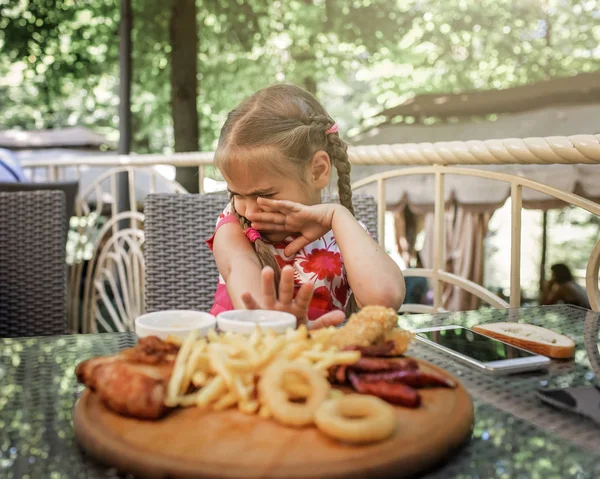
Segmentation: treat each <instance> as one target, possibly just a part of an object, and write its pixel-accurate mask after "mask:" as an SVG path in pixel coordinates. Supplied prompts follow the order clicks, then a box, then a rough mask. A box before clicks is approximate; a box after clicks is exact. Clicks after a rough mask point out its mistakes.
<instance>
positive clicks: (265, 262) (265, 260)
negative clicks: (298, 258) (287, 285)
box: [231, 198, 281, 295]
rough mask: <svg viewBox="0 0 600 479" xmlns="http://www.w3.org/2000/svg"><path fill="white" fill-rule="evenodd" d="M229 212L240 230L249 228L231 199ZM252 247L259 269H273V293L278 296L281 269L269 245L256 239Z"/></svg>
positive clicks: (247, 222) (260, 239)
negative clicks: (267, 267) (238, 224)
mask: <svg viewBox="0 0 600 479" xmlns="http://www.w3.org/2000/svg"><path fill="white" fill-rule="evenodd" d="M231 211H232V212H233V214H234V215H235V217H236V218H237V219H238V221H239V222H240V226H241V227H242V229H243V230H244V231H245V230H247V229H248V228H250V222H249V221H248V220H247V219H246V218H244V217H243V216H241V215H240V214H239V213H238V212H237V210H236V209H235V202H234V201H233V198H232V199H231ZM252 246H254V251H255V252H256V256H257V257H258V261H259V262H260V265H261V267H263V268H264V267H265V266H270V267H271V268H273V271H274V273H275V275H274V282H275V292H276V294H277V295H278V294H279V287H278V285H279V279H280V278H281V267H280V266H279V263H278V262H277V260H276V259H275V256H274V255H273V252H272V251H271V249H270V248H269V245H268V244H267V243H265V241H264V240H263V239H262V238H258V239H257V240H255V241H254V242H253V243H252Z"/></svg>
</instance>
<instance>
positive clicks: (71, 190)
mask: <svg viewBox="0 0 600 479" xmlns="http://www.w3.org/2000/svg"><path fill="white" fill-rule="evenodd" d="M39 190H44V191H45V190H59V191H63V192H64V193H65V215H66V218H67V223H66V228H67V230H68V229H69V220H70V219H71V216H73V214H74V210H75V200H76V198H77V192H78V190H79V182H78V181H64V182H55V183H6V182H0V191H4V192H7V193H11V192H15V191H39Z"/></svg>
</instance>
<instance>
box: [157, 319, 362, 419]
mask: <svg viewBox="0 0 600 479" xmlns="http://www.w3.org/2000/svg"><path fill="white" fill-rule="evenodd" d="M334 332H335V328H327V329H323V330H320V331H319V332H318V333H317V334H313V335H312V336H309V335H308V330H307V329H306V327H305V326H301V327H300V328H298V329H296V330H292V329H290V330H288V331H287V332H286V334H285V335H281V336H278V335H276V334H275V333H273V332H271V331H266V332H263V331H262V330H261V329H260V328H258V327H257V328H256V330H255V331H254V332H253V333H252V334H251V335H250V336H242V335H239V334H234V333H224V334H217V333H216V332H215V331H210V332H209V334H208V336H207V338H202V339H198V338H197V337H196V335H195V334H194V333H191V334H190V335H189V336H188V337H187V338H186V339H185V340H184V341H183V342H182V343H181V348H180V350H179V354H178V355H177V359H176V361H175V366H174V369H173V373H172V375H171V379H170V382H169V385H168V388H167V397H166V400H165V404H166V405H167V406H169V407H177V406H181V407H190V406H196V407H200V408H207V409H212V410H215V411H223V410H226V409H230V408H237V409H238V410H239V411H240V412H243V413H245V414H258V415H259V416H260V417H263V418H270V417H272V413H271V411H270V409H269V408H268V407H267V406H266V404H265V402H264V400H263V398H261V397H260V394H259V392H258V388H257V384H258V383H259V381H260V379H261V377H262V375H263V373H264V372H265V370H267V368H269V367H270V366H271V365H273V364H275V363H278V362H280V361H281V362H288V363H289V362H292V363H294V364H298V365H302V366H303V367H311V368H314V370H315V371H316V372H317V373H318V374H322V375H324V376H326V375H327V372H328V369H329V368H330V367H331V366H335V365H342V364H344V365H347V364H353V363H355V362H356V361H358V360H359V359H360V352H359V351H339V350H338V349H337V348H335V347H326V346H325V344H326V343H327V341H328V339H329V337H331V335H332V334H333V333H334ZM281 388H282V390H283V391H285V393H287V395H288V398H289V400H303V399H305V400H306V399H307V398H308V397H309V396H310V395H311V386H310V384H309V383H308V382H307V381H306V380H304V378H302V377H300V376H299V375H297V374H294V373H292V372H290V373H289V374H288V375H286V376H284V377H283V380H282V384H281ZM329 394H330V395H331V396H333V395H334V394H335V395H338V394H342V393H340V392H333V391H331V392H330V393H329Z"/></svg>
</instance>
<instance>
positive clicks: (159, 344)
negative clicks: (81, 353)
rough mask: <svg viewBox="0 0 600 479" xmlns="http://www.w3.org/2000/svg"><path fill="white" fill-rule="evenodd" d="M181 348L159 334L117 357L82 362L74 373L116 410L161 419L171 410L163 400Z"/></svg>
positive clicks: (81, 381)
mask: <svg viewBox="0 0 600 479" xmlns="http://www.w3.org/2000/svg"><path fill="white" fill-rule="evenodd" d="M178 350H179V348H178V347H177V346H175V345H173V344H169V343H166V342H164V341H161V340H160V339H158V338H156V337H146V338H142V339H140V341H139V342H138V344H137V345H136V346H135V347H133V348H131V349H126V350H124V351H122V352H121V353H119V354H116V355H114V356H102V357H96V358H91V359H88V360H86V361H83V362H82V363H80V364H79V365H78V366H77V368H76V369H75V374H76V375H77V379H78V380H79V382H80V383H83V384H85V385H86V386H87V387H89V388H90V389H91V390H93V391H95V392H96V393H97V394H98V395H99V396H100V399H101V400H102V402H103V403H104V404H105V405H106V406H107V407H109V408H111V409H112V410H114V411H115V412H117V413H119V414H124V415H127V416H132V417H136V418H139V419H158V418H159V417H161V416H162V415H164V414H165V413H166V411H167V410H168V408H167V407H166V406H165V404H164V402H165V396H166V391H167V384H168V382H169V378H170V377H171V373H172V371H173V365H174V363H175V357H176V356H177V352H178Z"/></svg>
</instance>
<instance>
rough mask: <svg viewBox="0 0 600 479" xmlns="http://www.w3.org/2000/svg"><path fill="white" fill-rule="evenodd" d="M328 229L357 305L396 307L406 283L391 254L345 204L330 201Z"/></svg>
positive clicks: (402, 295) (396, 308) (400, 304)
mask: <svg viewBox="0 0 600 479" xmlns="http://www.w3.org/2000/svg"><path fill="white" fill-rule="evenodd" d="M331 206H332V207H333V208H334V209H333V215H332V221H331V229H332V230H333V234H334V236H335V240H336V242H337V244H338V247H339V248H340V251H341V253H342V258H344V266H345V268H346V274H347V276H348V282H349V283H350V289H352V292H353V293H354V299H356V303H357V304H358V305H359V306H365V305H371V304H377V305H381V306H387V307H389V308H393V309H395V310H398V309H400V306H402V302H403V301H404V296H405V294H406V286H405V283H404V276H403V275H402V271H401V270H400V268H399V267H398V265H397V264H396V263H395V261H394V260H392V258H390V256H389V255H388V254H387V253H386V252H385V251H384V250H383V249H382V248H381V246H379V244H377V242H376V241H375V240H374V239H373V238H371V236H370V235H369V233H367V232H366V231H365V229H364V228H363V227H362V226H361V225H360V223H359V222H358V221H356V219H355V218H354V216H352V213H350V212H349V211H348V210H347V209H346V208H344V207H343V206H341V205H331Z"/></svg>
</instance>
